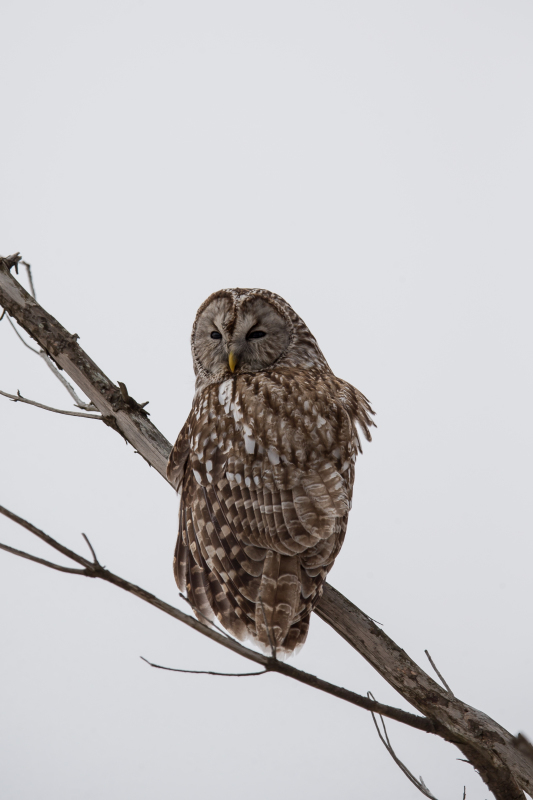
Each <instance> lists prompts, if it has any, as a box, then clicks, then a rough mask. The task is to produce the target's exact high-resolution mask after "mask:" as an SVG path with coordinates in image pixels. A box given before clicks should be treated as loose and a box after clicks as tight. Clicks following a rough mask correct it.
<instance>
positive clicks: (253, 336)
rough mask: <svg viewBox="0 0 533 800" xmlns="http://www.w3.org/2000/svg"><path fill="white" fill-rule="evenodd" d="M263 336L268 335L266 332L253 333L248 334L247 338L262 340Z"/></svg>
mask: <svg viewBox="0 0 533 800" xmlns="http://www.w3.org/2000/svg"><path fill="white" fill-rule="evenodd" d="M263 336H266V333H265V332H264V331H252V332H251V333H249V334H248V336H247V337H246V338H247V339H262V338H263Z"/></svg>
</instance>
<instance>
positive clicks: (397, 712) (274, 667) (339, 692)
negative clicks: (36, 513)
mask: <svg viewBox="0 0 533 800" xmlns="http://www.w3.org/2000/svg"><path fill="white" fill-rule="evenodd" d="M0 514H2V515H3V516H4V517H7V518H8V519H10V520H12V521H13V522H16V523H17V525H20V526H21V527H22V528H25V529H26V530H27V531H29V532H30V533H32V534H33V535H34V536H37V537H38V538H39V539H41V540H42V541H43V542H45V543H46V544H47V545H49V547H52V548H53V549H54V550H57V551H58V552H59V553H61V554H62V555H64V556H66V557H67V558H69V559H70V560H71V561H74V562H75V563H77V564H79V565H80V566H81V567H83V569H71V568H67V567H62V566H60V565H59V564H52V563H51V562H50V561H45V560H44V559H42V558H37V557H36V556H33V555H30V554H29V553H25V552H23V551H22V550H15V548H13V547H8V546H7V545H4V544H1V545H0V549H2V550H6V551H7V552H8V553H13V555H17V556H20V557H22V558H26V559H29V560H30V561H35V562H36V563H38V564H42V565H43V566H45V567H50V568H51V569H58V570H60V571H61V572H70V573H71V574H75V575H82V576H84V577H87V578H100V579H101V580H104V581H107V582H108V583H111V584H113V585H114V586H118V588H119V589H123V590H124V591H126V592H129V593H130V594H133V595H135V597H138V598H139V599H140V600H143V601H144V602H145V603H149V604H150V605H152V606H155V608H158V609H159V610H160V611H164V612H165V614H169V615H170V616H171V617H174V619H177V620H179V621H180V622H183V623H185V624H186V625H188V626H189V627H190V628H194V630H196V631H198V632H199V633H201V634H202V635H203V636H207V638H208V639H212V640H213V641H215V642H217V643H218V644H221V645H222V646H223V647H226V648H227V649H228V650H232V651H233V652H234V653H237V655H240V656H243V657H244V658H247V659H249V660H250V661H254V662H255V663H256V664H261V665H262V666H263V668H264V669H265V670H266V671H267V672H278V673H280V674H281V675H285V676H286V677H288V678H292V679H293V680H296V681H299V682H300V683H305V684H306V685H307V686H312V687H313V688H314V689H320V691H322V692H326V694H331V695H333V696H334V697H338V698H339V699H340V700H345V701H346V702H347V703H352V705H355V706H359V707H360V708H364V709H366V710H367V711H375V712H376V713H378V714H382V715H383V716H384V717H389V718H390V719H395V720H396V721H397V722H403V723H404V724H405V725H409V726H410V727H412V728H416V729H417V730H422V731H425V732H426V733H435V730H434V725H433V723H432V722H431V720H429V719H426V718H425V717H419V716H417V715H416V714H411V713H410V712H409V711H402V709H400V708H394V707H393V706H387V705H384V704H382V703H378V702H376V701H375V700H370V699H369V698H368V697H364V696H363V695H360V694H357V693H356V692H352V691H350V690H349V689H344V688H343V687H342V686H336V685H335V684H333V683H329V681H324V680H322V678H317V677H316V675H311V674H309V673H308V672H303V671H302V670H300V669H296V668H295V667H292V666H289V665H288V664H284V663H283V662H281V661H278V660H277V659H276V658H268V657H267V656H264V655H262V654H261V653H257V652H256V651H255V650H250V648H249V647H245V646H244V645H243V644H241V643H240V642H238V641H237V640H236V639H232V638H231V637H228V636H222V635H221V634H220V633H219V632H218V631H217V630H216V629H215V628H213V627H212V626H207V625H204V623H203V622H200V621H199V620H197V619H196V618H195V617H192V616H190V615H189V614H185V613H184V612H183V611H180V609H178V608H175V607H174V606H171V605H169V604H168V603H165V602H164V601H163V600H160V599H159V598H158V597H156V596H155V595H153V594H151V593H150V592H147V591H146V590H145V589H142V588H141V587H140V586H137V585H136V584H134V583H130V582H129V581H126V580H124V578H121V577H120V576H119V575H115V574H114V573H113V572H111V571H110V570H108V569H106V568H105V567H103V566H102V565H101V564H100V562H99V561H98V560H97V558H96V555H95V552H94V548H93V547H92V545H91V543H90V542H89V540H88V539H87V536H86V535H85V534H82V536H83V537H84V539H85V541H86V542H87V544H88V545H89V548H90V550H91V553H92V556H93V560H92V561H88V560H87V559H86V558H84V557H83V556H81V555H80V554H79V553H76V552H75V551H74V550H71V549H70V548H68V547H65V545H62V544H60V542H58V541H57V540H56V539H54V538H53V537H52V536H49V535H48V534H47V533H44V531H41V530H40V529H39V528H36V527H35V525H32V523H31V522H28V521H27V520H25V519H23V518H22V517H19V516H18V515H17V514H14V513H13V512H12V511H9V510H8V509H7V508H4V507H3V506H0ZM145 660H146V659H145ZM148 663H150V662H148ZM152 666H157V665H152ZM161 669H164V668H163V667H161ZM176 671H178V672H182V671H183V670H176Z"/></svg>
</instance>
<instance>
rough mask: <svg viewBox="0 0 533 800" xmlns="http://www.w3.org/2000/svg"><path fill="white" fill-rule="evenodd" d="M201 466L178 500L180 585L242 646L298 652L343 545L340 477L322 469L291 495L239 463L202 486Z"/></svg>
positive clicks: (195, 604) (202, 613)
mask: <svg viewBox="0 0 533 800" xmlns="http://www.w3.org/2000/svg"><path fill="white" fill-rule="evenodd" d="M195 466H198V465H194V460H193V459H192V461H191V469H190V471H189V467H187V469H186V478H185V485H184V490H183V494H182V501H181V511H180V530H179V536H178V543H177V546H176V557H175V575H176V580H177V582H178V585H179V586H180V588H181V590H182V591H185V590H187V592H188V596H189V598H190V600H191V602H192V604H193V607H194V608H196V609H197V610H198V612H199V615H200V617H201V618H202V617H203V618H204V620H212V619H213V618H214V616H216V617H217V618H218V619H219V620H220V622H221V623H222V624H223V625H224V627H226V628H227V629H228V630H229V631H230V632H231V633H233V634H234V635H235V636H236V637H237V638H239V639H241V640H242V639H244V638H246V636H247V635H252V636H253V637H254V638H255V639H257V640H258V641H259V643H261V644H262V645H264V647H265V648H267V649H269V648H270V647H271V646H272V645H275V646H276V648H278V649H279V648H281V649H282V650H286V651H288V652H292V651H293V650H294V649H295V647H297V646H299V645H301V644H303V642H304V640H305V637H306V635H307V629H308V626H309V617H310V614H311V611H312V610H313V607H314V606H315V605H316V603H317V602H318V600H319V598H320V595H321V592H322V587H323V583H324V581H325V578H326V575H327V573H328V571H329V569H330V568H331V566H332V564H333V561H334V560H335V557H336V555H337V553H338V551H339V549H340V547H341V545H342V542H343V540H344V534H345V532H346V523H347V518H348V512H347V506H346V504H345V503H341V504H340V505H341V507H339V506H338V505H336V504H335V500H334V498H335V497H336V496H337V495H338V494H339V491H338V487H337V486H336V484H338V482H339V475H338V474H335V471H334V470H333V469H332V468H331V467H330V466H328V465H327V464H323V465H321V467H319V468H317V469H316V470H313V471H309V472H308V473H306V474H304V475H303V476H302V480H301V482H300V483H299V484H298V485H296V486H294V487H293V489H291V490H286V489H279V488H276V487H272V486H271V487H270V488H268V487H267V486H266V485H265V482H264V481H261V480H256V481H255V482H253V476H252V474H251V473H252V470H251V469H250V467H249V465H247V464H245V463H243V462H239V461H238V460H237V459H235V458H233V459H232V463H231V471H230V469H228V470H227V472H226V474H225V475H224V476H223V477H221V478H220V480H218V481H217V482H216V484H210V483H209V482H208V481H206V482H205V485H204V484H203V483H199V482H198V479H197V475H199V474H200V473H199V471H198V470H197V469H195ZM193 469H195V472H196V475H195V474H194V473H193ZM228 472H229V477H228ZM256 477H257V474H256Z"/></svg>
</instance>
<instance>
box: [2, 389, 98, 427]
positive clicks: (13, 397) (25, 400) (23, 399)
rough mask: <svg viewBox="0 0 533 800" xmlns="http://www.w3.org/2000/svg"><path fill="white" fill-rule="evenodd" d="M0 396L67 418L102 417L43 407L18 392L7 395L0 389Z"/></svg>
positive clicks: (41, 404)
mask: <svg viewBox="0 0 533 800" xmlns="http://www.w3.org/2000/svg"><path fill="white" fill-rule="evenodd" d="M0 394H1V395H2V397H7V398H9V400H12V401H13V402H14V403H27V405H29V406H36V407H37V408H44V410H45V411H53V412H54V414H66V416H68V417H85V418H86V419H99V420H100V421H102V417H101V416H100V415H99V414H84V413H83V412H82V411H65V410H64V409H61V408H52V406H45V405H43V403H37V401H36V400H28V398H27V397H23V396H22V395H21V393H20V392H17V393H16V394H8V393H7V392H3V391H2V390H1V389H0Z"/></svg>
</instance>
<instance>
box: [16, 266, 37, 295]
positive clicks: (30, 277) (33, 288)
mask: <svg viewBox="0 0 533 800" xmlns="http://www.w3.org/2000/svg"><path fill="white" fill-rule="evenodd" d="M20 263H21V264H24V266H25V267H26V272H27V273H28V280H29V282H30V294H31V296H32V297H33V299H34V300H37V295H36V294H35V286H34V285H33V277H32V274H31V264H28V262H27V261H21V262H20Z"/></svg>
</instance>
